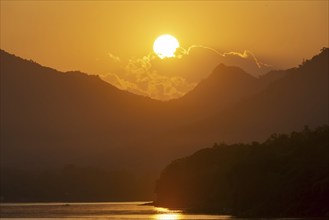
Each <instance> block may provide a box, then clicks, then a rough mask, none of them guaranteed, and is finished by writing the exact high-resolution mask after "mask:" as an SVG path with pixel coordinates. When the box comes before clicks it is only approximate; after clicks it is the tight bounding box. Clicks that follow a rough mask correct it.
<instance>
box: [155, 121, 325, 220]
mask: <svg viewBox="0 0 329 220" xmlns="http://www.w3.org/2000/svg"><path fill="white" fill-rule="evenodd" d="M328 139H329V132H328V126H323V127H319V128H317V129H315V130H310V129H309V128H308V127H305V129H304V130H303V131H301V132H293V133H291V134H290V135H287V134H273V135H272V136H271V137H270V138H269V139H268V140H267V141H265V142H264V143H257V142H253V143H250V144H232V145H227V144H219V145H218V144H215V145H214V146H213V147H212V148H207V149H203V150H200V151H198V152H196V153H194V154H193V155H191V156H189V157H186V158H182V159H178V160H175V161H173V162H172V163H171V164H170V165H169V166H167V167H166V168H165V169H164V170H163V171H162V174H161V176H160V179H159V180H158V181H157V186H156V194H157V200H156V201H155V204H156V205H158V206H165V207H171V208H182V209H185V211H187V212H204V213H220V214H231V215H235V216H241V217H325V216H329V173H328V172H329V165H328V163H329V144H328Z"/></svg>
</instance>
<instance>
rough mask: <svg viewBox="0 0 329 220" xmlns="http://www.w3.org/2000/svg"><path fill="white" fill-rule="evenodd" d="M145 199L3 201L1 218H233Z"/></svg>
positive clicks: (131, 219) (169, 219) (160, 219)
mask: <svg viewBox="0 0 329 220" xmlns="http://www.w3.org/2000/svg"><path fill="white" fill-rule="evenodd" d="M143 203H145V202H108V203H2V204H0V217H1V219H10V220H13V219H27V218H29V219H31V218H32V219H40V220H46V219H61V218H65V219H66V220H73V219H76V220H78V219H111V220H125V219H127V220H133V219H136V220H142V219H143V220H148V219H152V220H189V219H191V220H192V219H197V220H209V219H218V220H224V219H233V218H232V217H230V216H224V215H193V214H184V213H182V212H181V211H179V210H168V209H165V208H158V207H153V206H144V205H141V204H143Z"/></svg>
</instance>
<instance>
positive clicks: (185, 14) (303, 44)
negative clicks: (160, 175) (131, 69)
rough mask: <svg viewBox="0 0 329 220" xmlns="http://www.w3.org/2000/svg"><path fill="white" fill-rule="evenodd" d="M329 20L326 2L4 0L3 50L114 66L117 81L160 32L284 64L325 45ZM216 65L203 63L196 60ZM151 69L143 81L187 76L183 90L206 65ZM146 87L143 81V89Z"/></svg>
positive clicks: (63, 62) (61, 64)
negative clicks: (178, 70) (180, 70)
mask: <svg viewBox="0 0 329 220" xmlns="http://www.w3.org/2000/svg"><path fill="white" fill-rule="evenodd" d="M328 25H329V24H328V1H289V2H286V1H282V2H281V1H280V2H279V1H259V2H248V1H237V2H220V1H218V2H217V1H209V2H204V1H202V2H197V1H193V2H187V1H182V2H137V1H132V2H129V1H122V2H114V1H99V2H96V1H68V2H64V1H44V2H42V1H1V49H4V50H6V51H8V52H10V53H14V54H16V55H18V56H21V57H24V58H28V59H33V60H35V61H37V62H38V63H41V64H42V65H46V66H49V67H53V68H56V69H58V70H62V71H68V70H81V71H84V72H88V73H92V74H102V75H106V74H108V73H109V72H111V73H115V77H118V78H120V79H119V81H120V80H122V79H121V77H123V76H122V75H120V74H124V73H123V72H124V71H122V69H125V68H124V67H126V65H127V63H128V62H129V61H128V59H130V58H132V57H134V58H143V56H146V55H147V54H149V53H150V52H151V51H152V45H153V41H154V39H155V38H156V37H157V36H159V35H160V34H165V33H169V34H172V35H174V36H176V37H177V39H178V40H179V42H180V44H181V46H182V47H184V48H188V47H189V46H191V45H204V46H207V47H211V48H214V49H216V50H217V51H219V52H221V53H224V52H231V51H234V52H239V53H243V52H244V50H248V51H251V52H252V53H253V54H254V55H255V56H256V57H257V58H258V59H259V60H260V61H262V62H264V63H267V64H271V65H273V66H274V67H275V68H287V67H292V66H296V65H298V64H299V63H300V62H301V61H302V60H303V58H310V57H311V56H313V55H315V54H317V53H318V52H319V51H320V49H321V48H322V47H324V46H325V47H328ZM208 52H209V51H208ZM110 54H111V55H110ZM110 56H112V59H111V57H110ZM198 56H201V55H198ZM205 56H208V55H202V57H205ZM115 57H118V58H119V59H120V62H115V59H113V58H115ZM119 59H118V60H119ZM193 59H197V58H193ZM211 59H213V58H211ZM214 59H215V58H214ZM208 60H209V59H208ZM144 61H145V59H144ZM157 62H159V61H157ZM165 62H174V61H165ZM200 62H201V61H200ZM216 62H217V61H216ZM194 63H195V62H194ZM161 65H163V64H160V66H161ZM184 65H185V64H184ZM213 65H214V64H213V63H212V64H209V63H207V62H204V63H202V65H201V64H200V65H199V67H200V66H201V67H209V66H211V68H212V66H213ZM165 66H166V65H165ZM181 66H182V65H181ZM120 68H121V69H120ZM166 68H167V66H166ZM166 68H165V69H166ZM194 69H195V68H194ZM116 71H117V72H116ZM152 71H153V72H152V74H153V73H154V72H156V73H157V75H152V76H150V75H148V76H147V77H150V78H152V77H153V78H156V80H155V79H153V78H152V79H148V80H149V81H148V82H150V81H152V80H153V83H154V82H155V81H159V79H160V78H161V77H162V78H163V80H164V81H165V82H166V83H167V84H168V83H169V84H170V83H171V86H173V85H176V84H175V83H174V81H173V80H177V79H178V80H183V81H184V80H187V81H188V83H187V84H186V83H185V84H184V83H183V84H180V86H181V87H182V88H180V89H179V88H178V87H177V88H175V89H176V91H177V92H180V94H183V93H185V92H186V90H188V89H190V88H192V87H193V86H194V84H195V83H197V82H198V81H199V80H200V79H202V78H205V77H206V76H207V74H208V72H209V71H210V70H208V69H207V70H206V69H205V70H204V71H200V70H198V71H199V73H198V72H194V73H191V78H189V76H188V74H186V73H184V74H185V75H184V74H183V75H179V74H178V73H177V74H178V75H177V77H178V78H176V79H165V78H166V77H168V76H169V75H170V77H176V75H175V74H176V72H175V74H172V72H171V73H165V71H163V70H162V71H157V70H152ZM249 71H252V69H250V70H249ZM183 72H184V71H183ZM185 72H188V71H185ZM161 74H162V75H161ZM112 76H113V75H112ZM112 76H111V77H112ZM129 77H130V76H129ZM129 77H128V78H129ZM143 77H144V76H143ZM128 78H127V77H126V78H125V79H124V81H121V83H122V85H121V88H124V87H125V86H126V87H127V89H129V88H130V87H134V86H137V87H140V86H139V85H130V87H129V85H128V84H129V83H132V84H134V83H135V84H136V80H133V81H131V82H128V81H127V80H128ZM130 78H131V77H130ZM111 80H113V79H111ZM111 80H109V81H110V82H112V81H111ZM116 80H117V79H116ZM138 80H139V81H140V78H139V79H138ZM166 80H167V81H166ZM114 84H116V85H117V86H118V87H120V85H119V84H118V82H116V83H114ZM123 84H124V85H123ZM169 84H168V85H169ZM163 85H164V83H163ZM184 86H185V87H186V88H183V87H184ZM144 87H145V85H144ZM151 87H152V85H151ZM155 87H156V86H155ZM155 87H154V88H155ZM169 87H170V86H169ZM154 88H153V89H154ZM170 88H171V87H170ZM136 89H138V90H141V91H139V92H137V93H141V94H146V93H147V92H146V93H143V92H145V91H142V90H143V89H141V87H140V88H136ZM151 89H152V88H150V84H147V89H144V90H151ZM171 92H173V93H175V91H174V90H171ZM151 96H152V95H151ZM156 96H157V95H153V97H155V98H158V97H156ZM168 97H169V96H168ZM173 97H175V95H174V96H173Z"/></svg>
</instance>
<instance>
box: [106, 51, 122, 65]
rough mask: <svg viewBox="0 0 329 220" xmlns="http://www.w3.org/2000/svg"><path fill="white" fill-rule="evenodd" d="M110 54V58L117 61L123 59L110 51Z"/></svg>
mask: <svg viewBox="0 0 329 220" xmlns="http://www.w3.org/2000/svg"><path fill="white" fill-rule="evenodd" d="M108 55H109V57H110V59H111V60H112V61H113V62H115V63H119V62H120V61H121V59H120V57H118V56H115V55H114V54H112V53H110V52H108Z"/></svg>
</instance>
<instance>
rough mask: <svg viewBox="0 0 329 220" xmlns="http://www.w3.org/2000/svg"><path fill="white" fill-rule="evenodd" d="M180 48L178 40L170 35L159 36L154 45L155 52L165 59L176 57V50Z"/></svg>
mask: <svg viewBox="0 0 329 220" xmlns="http://www.w3.org/2000/svg"><path fill="white" fill-rule="evenodd" d="M178 47H179V42H178V40H177V39H176V38H175V37H173V36H171V35H169V34H165V35H161V36H159V37H158V38H157V39H156V40H155V41H154V44H153V51H154V53H156V55H158V57H160V58H161V59H163V58H169V57H175V52H176V49H177V48H178Z"/></svg>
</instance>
